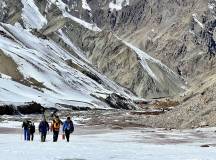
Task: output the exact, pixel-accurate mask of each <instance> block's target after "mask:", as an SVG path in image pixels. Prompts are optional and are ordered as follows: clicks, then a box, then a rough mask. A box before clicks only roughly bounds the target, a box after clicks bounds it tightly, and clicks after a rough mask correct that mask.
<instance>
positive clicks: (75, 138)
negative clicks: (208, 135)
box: [0, 131, 216, 160]
mask: <svg viewBox="0 0 216 160" xmlns="http://www.w3.org/2000/svg"><path fill="white" fill-rule="evenodd" d="M146 138H147V137H145V132H144V133H142V132H140V131H115V132H111V133H106V134H90V135H72V136H71V142H70V143H66V142H64V141H62V140H59V141H58V142H57V143H53V142H51V141H52V136H51V135H49V136H48V138H47V139H48V142H45V143H40V142H39V136H38V135H37V136H36V139H35V141H34V142H24V141H23V140H22V135H16V134H15V135H0V142H1V143H0V149H1V158H3V159H4V160H14V159H16V160H29V159H31V160H38V159H40V160H66V159H68V160H69V159H70V160H75V159H80V160H110V159H112V160H131V159H136V160H158V159H160V160H215V154H216V150H215V148H201V147H199V144H196V143H189V144H187V143H186V144H165V145H161V144H152V143H143V142H142V141H141V140H142V139H143V140H145V139H146ZM9 153H10V154H9Z"/></svg>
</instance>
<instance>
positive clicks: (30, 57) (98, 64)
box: [0, 0, 185, 109]
mask: <svg viewBox="0 0 216 160" xmlns="http://www.w3.org/2000/svg"><path fill="white" fill-rule="evenodd" d="M134 5H135V3H134ZM129 6H130V3H129V1H117V2H114V1H98V2H96V1H85V0H83V1H76V0H69V1H64V0H62V1H61V0H16V1H12V0H2V1H1V2H0V20H1V24H0V42H1V43H0V56H1V60H0V62H1V63H0V72H1V78H0V80H1V83H0V94H1V98H0V100H1V101H2V103H3V104H5V103H7V104H8V103H9V104H11V103H12V104H20V103H24V102H30V101H35V102H37V103H41V104H43V105H45V106H46V107H53V106H54V107H56V105H57V104H58V106H59V105H60V106H62V105H64V106H65V105H67V106H70V105H71V106H78V107H89V108H109V107H110V106H111V107H114V106H115V107H116V106H118V105H116V104H117V101H120V102H119V104H120V103H121V105H122V106H126V107H123V108H130V109H131V108H136V106H135V104H133V102H132V101H133V100H135V99H137V98H138V97H140V98H159V97H167V96H174V95H178V94H180V93H182V92H183V91H184V89H185V84H184V81H183V79H182V78H181V77H180V76H179V75H177V74H176V73H174V72H173V71H172V70H171V69H169V68H168V67H167V66H166V65H164V64H163V63H161V62H160V61H159V60H157V59H155V58H153V57H151V56H149V55H148V54H147V53H145V52H144V51H142V50H140V49H138V48H136V47H135V46H133V45H132V44H131V43H130V42H126V39H124V38H122V36H117V32H116V33H115V32H112V31H111V30H110V29H107V27H108V26H109V23H107V21H103V20H102V19H100V16H96V15H97V13H96V12H97V11H98V12H100V11H102V10H103V11H105V10H106V12H108V13H110V14H112V12H114V11H116V10H121V9H123V8H124V7H129ZM96 18H98V20H96ZM110 24H112V23H110ZM111 29H114V28H113V27H111ZM115 94H116V95H115ZM117 95H118V96H117ZM113 101H115V102H113ZM126 101H127V102H126ZM113 105H114V106H113ZM117 108H118V107H117ZM120 108H121V107H120Z"/></svg>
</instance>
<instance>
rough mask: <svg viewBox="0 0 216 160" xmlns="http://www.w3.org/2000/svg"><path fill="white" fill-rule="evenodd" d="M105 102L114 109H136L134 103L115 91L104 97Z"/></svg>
mask: <svg viewBox="0 0 216 160" xmlns="http://www.w3.org/2000/svg"><path fill="white" fill-rule="evenodd" d="M105 102H106V103H108V104H109V105H110V106H111V107H112V108H116V109H126V110H131V109H136V105H135V104H134V103H133V102H132V101H131V100H129V99H127V98H125V97H124V96H121V95H118V94H116V93H112V94H110V95H109V96H108V97H107V98H106V99H105Z"/></svg>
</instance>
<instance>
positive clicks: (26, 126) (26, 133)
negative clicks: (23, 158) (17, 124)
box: [22, 120, 31, 141]
mask: <svg viewBox="0 0 216 160" xmlns="http://www.w3.org/2000/svg"><path fill="white" fill-rule="evenodd" d="M30 123H31V121H29V120H24V121H23V124H22V128H23V131H24V140H25V141H30V131H29V127H30Z"/></svg>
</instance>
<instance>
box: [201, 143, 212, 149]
mask: <svg viewBox="0 0 216 160" xmlns="http://www.w3.org/2000/svg"><path fill="white" fill-rule="evenodd" d="M200 147H204V148H207V147H210V146H209V145H208V144H204V145H201V146H200Z"/></svg>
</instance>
